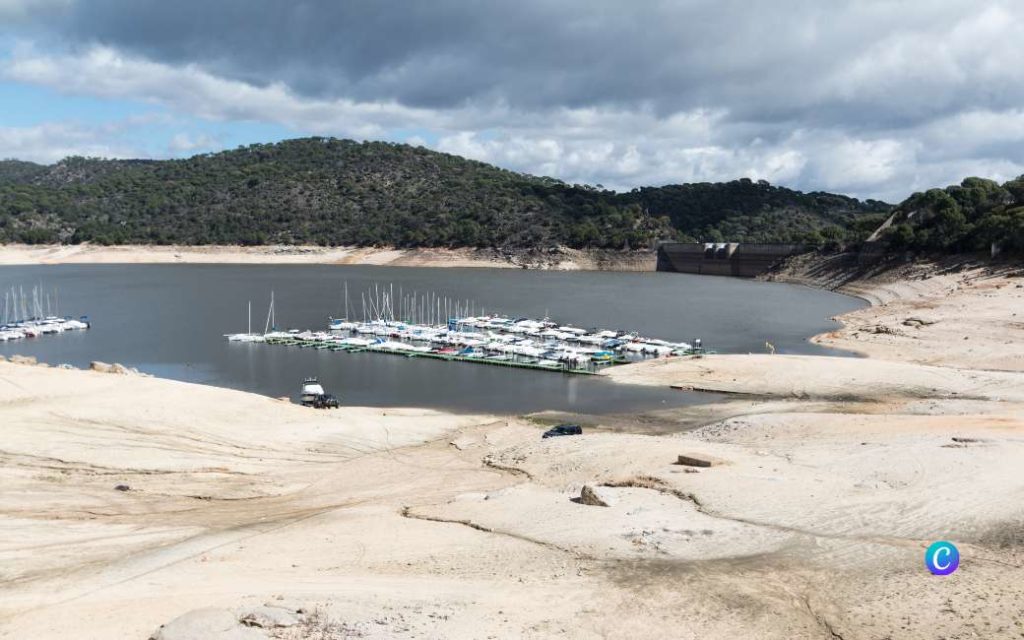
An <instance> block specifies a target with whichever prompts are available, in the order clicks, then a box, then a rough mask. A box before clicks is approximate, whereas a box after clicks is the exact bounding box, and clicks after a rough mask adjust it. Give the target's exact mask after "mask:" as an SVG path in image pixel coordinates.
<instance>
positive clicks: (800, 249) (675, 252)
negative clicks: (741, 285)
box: [657, 242, 809, 278]
mask: <svg viewBox="0 0 1024 640" xmlns="http://www.w3.org/2000/svg"><path fill="white" fill-rule="evenodd" d="M808 250H809V248H808V247H807V246H806V245H802V244H759V243H753V242H742V243H740V242H709V243H704V242H693V243H685V242H663V243H661V244H660V245H658V267H657V268H658V271H675V272H678V273H697V274H702V275H714V276H735V277H740V278H753V277H754V276H758V275H761V274H762V273H765V272H766V271H768V270H769V269H771V268H772V267H773V266H775V265H776V264H778V263H779V262H781V261H782V260H784V259H785V258H788V257H789V256H792V255H796V254H798V253H805V252H806V251H808Z"/></svg>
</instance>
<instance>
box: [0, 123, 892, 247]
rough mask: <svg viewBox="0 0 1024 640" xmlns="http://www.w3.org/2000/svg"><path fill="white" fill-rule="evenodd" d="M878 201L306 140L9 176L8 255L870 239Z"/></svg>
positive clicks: (0, 220)
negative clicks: (547, 174) (18, 248)
mask: <svg viewBox="0 0 1024 640" xmlns="http://www.w3.org/2000/svg"><path fill="white" fill-rule="evenodd" d="M889 209H890V207H889V206H888V205H886V204H885V203H882V202H877V201H867V202H861V201H858V200H856V199H853V198H847V197H845V196H838V195H832V194H827V193H801V192H799V191H793V190H791V189H785V188H782V187H775V186H771V185H769V184H768V183H767V182H763V181H758V182H753V181H750V180H738V181H734V182H728V183H716V184H710V183H700V184H685V185H670V186H665V187H647V188H642V189H635V190H633V191H631V192H628V193H616V192H612V191H605V190H602V189H597V188H593V187H589V186H585V185H569V184H565V183H562V182H559V181H557V180H553V179H551V178H540V177H536V176H530V175H525V174H520V173H515V172H512V171H506V170H503V169H499V168H497V167H494V166H491V165H487V164H484V163H481V162H475V161H472V160H466V159H465V158H460V157H457V156H453V155H448V154H443V153H438V152H435V151H430V150H427V149H424V148H422V147H411V146H408V145H401V144H390V143H383V142H365V143H356V142H352V141H349V140H336V139H331V138H305V139H299V140H289V141H285V142H281V143H277V144H259V145H252V146H249V147H241V148H238V149H235V150H231V151H225V152H221V153H216V154H206V155H199V156H195V157H192V158H188V159H184V160H161V161H152V160H102V159H92V158H81V157H73V158H67V159H65V160H63V161H61V162H59V163H57V164H54V165H50V166H44V165H37V164H33V163H28V162H20V161H4V162H0V242H27V243H57V242H61V243H81V242H93V243H99V244H126V243H140V244H193V245H202V244H243V245H257V244H276V243H284V244H319V245H361V246H384V245H388V246H397V247H428V246H429V247H551V246H557V245H564V246H569V247H575V248H588V247H601V248H613V249H621V248H637V247H644V246H647V245H649V244H650V243H651V242H652V241H654V240H663V239H679V240H702V241H723V240H730V241H757V242H810V243H812V244H822V243H826V242H841V241H844V240H851V239H852V240H857V239H862V238H864V237H867V235H868V234H870V233H871V231H873V230H874V229H875V228H876V227H877V226H878V224H879V223H880V222H881V221H882V220H883V219H884V218H885V217H886V215H888V211H889Z"/></svg>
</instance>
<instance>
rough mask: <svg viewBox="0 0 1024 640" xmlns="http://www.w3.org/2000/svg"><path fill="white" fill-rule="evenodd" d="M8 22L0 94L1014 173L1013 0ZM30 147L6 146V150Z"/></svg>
mask: <svg viewBox="0 0 1024 640" xmlns="http://www.w3.org/2000/svg"><path fill="white" fill-rule="evenodd" d="M5 8H6V9H5ZM5 10H6V11H7V13H6V14H5V13H4V11H5ZM33 17H35V18H36V19H34V20H33V19H32V18H33ZM0 18H4V19H3V20H0V35H5V34H4V31H5V29H4V23H5V22H6V23H7V24H8V25H10V24H13V25H15V26H14V27H13V28H11V27H8V28H7V29H6V31H7V33H6V35H7V36H8V37H13V38H14V39H16V40H17V41H19V42H20V43H21V44H20V45H19V48H16V50H15V51H14V53H13V54H12V56H11V58H10V60H9V62H8V64H7V66H6V68H4V67H3V66H0V77H5V78H7V79H9V80H13V81H16V82H26V83H33V84H37V85H43V86H47V87H52V88H56V89H57V90H59V91H62V92H66V93H73V94H85V95H92V96H99V97H102V98H107V99H115V100H116V99H130V100H143V101H146V102H148V103H154V104H159V105H162V106H164V107H166V108H168V109H170V110H172V111H173V112H174V113H179V114H187V115H189V116H192V117H197V118H202V119H205V120H213V121H222V122H240V121H245V122H265V123H273V124H275V125H279V126H284V127H286V128H288V129H289V130H293V131H296V132H297V133H304V134H309V133H313V134H324V135H343V136H349V137H357V138H362V137H372V138H381V137H384V138H390V139H398V140H411V141H413V142H416V141H420V142H425V140H423V139H420V138H417V137H416V136H417V135H419V134H421V133H422V134H423V135H424V136H425V137H426V138H429V139H430V140H431V142H430V144H431V146H433V147H435V148H438V149H441V150H445V151H449V152H452V153H458V154H461V155H465V156H468V157H473V158H477V159H480V160H484V161H488V162H493V163H496V164H499V165H501V166H505V167H508V168H512V169H516V170H521V171H528V172H531V173H541V174H547V175H553V176H556V177H559V178H562V179H566V180H569V181H579V182H591V183H595V182H600V183H603V184H605V185H609V186H613V187H617V188H629V187H632V186H636V185H640V184H657V183H666V182H680V181H690V180H722V179H732V178H735V177H737V176H750V177H764V178H767V179H769V180H772V181H781V182H783V183H785V184H789V185H792V186H796V187H801V188H810V189H830V190H838V191H844V192H849V193H853V194H856V195H862V196H872V197H882V198H887V199H899V198H901V197H903V196H905V195H906V194H907V193H909V192H910V191H911V190H915V189H920V188H925V187H929V186H934V185H936V184H942V183H947V182H950V181H954V180H959V179H960V178H962V177H963V175H965V174H981V175H988V176H993V177H999V178H1006V177H1012V176H1015V175H1017V174H1019V173H1021V172H1024V109H1022V105H1024V66H1022V65H1020V64H1018V61H1019V60H1021V59H1024V38H1021V37H1020V33H1022V32H1024V5H1022V4H1021V3H1019V2H1016V1H1015V0H829V1H827V2H823V1H821V0H814V1H811V0H771V1H769V0H742V1H741V0H677V1H674V2H669V1H667V0H648V1H641V2H632V3H630V2H623V1H622V0H520V1H517V2H508V1H498V0H495V1H492V2H485V1H482V0H461V1H455V0H430V1H427V0H423V1H414V0H408V1H403V2H398V1H395V0H374V1H370V0H354V1H348V2H341V1H308V0H307V1H295V2H287V1H285V0H277V1H272V0H217V1H213V2H211V1H209V0H206V1H204V2H199V1H197V0H175V1H173V2H170V1H167V0H164V1H160V2H157V1H154V0H134V1H131V2H126V1H123V0H118V1H115V0H89V1H86V0H0ZM55 131H56V130H55ZM410 132H412V133H410ZM44 134H46V131H38V132H37V131H23V130H14V129H12V130H10V131H7V132H6V133H4V132H3V131H0V150H2V148H3V147H4V143H3V137H4V135H6V136H7V138H8V139H9V140H11V142H9V143H7V144H6V147H7V148H10V149H14V150H17V149H22V148H26V145H27V144H28V143H26V142H25V140H33V139H35V138H32V137H31V136H33V135H44ZM413 134H415V135H413ZM410 136H412V137H410ZM55 148H56V147H55Z"/></svg>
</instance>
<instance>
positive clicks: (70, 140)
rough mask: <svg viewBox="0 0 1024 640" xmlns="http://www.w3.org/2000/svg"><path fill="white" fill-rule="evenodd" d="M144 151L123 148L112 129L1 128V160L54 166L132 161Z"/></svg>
mask: <svg viewBox="0 0 1024 640" xmlns="http://www.w3.org/2000/svg"><path fill="white" fill-rule="evenodd" d="M140 155H142V153H141V150H140V149H139V148H137V147H133V146H131V145H129V144H123V143H122V142H121V141H120V140H119V139H118V138H117V137H116V135H115V131H114V130H113V129H112V128H111V127H109V126H108V127H89V126H82V125H76V124H70V123H44V124H40V125H35V126H31V127H0V158H5V159H6V158H17V159H19V160H30V161H33V162H41V163H47V164H49V163H52V162H56V161H58V160H61V159H63V158H66V157H67V156H89V157H104V158H131V157H138V156H140Z"/></svg>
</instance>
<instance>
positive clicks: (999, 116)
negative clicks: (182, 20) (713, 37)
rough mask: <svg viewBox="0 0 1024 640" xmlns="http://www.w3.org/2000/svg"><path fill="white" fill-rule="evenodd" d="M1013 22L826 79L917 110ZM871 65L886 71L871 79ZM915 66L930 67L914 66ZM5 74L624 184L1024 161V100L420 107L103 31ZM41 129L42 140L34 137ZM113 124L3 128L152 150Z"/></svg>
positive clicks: (942, 173) (810, 180)
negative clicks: (762, 116)
mask: <svg viewBox="0 0 1024 640" xmlns="http://www.w3.org/2000/svg"><path fill="white" fill-rule="evenodd" d="M0 1H2V0H0ZM997 9H998V7H997ZM1007 24H1011V25H1012V24H1016V23H1014V22H1013V16H1012V15H1010V14H1005V13H1000V12H999V11H997V10H992V11H983V12H980V13H979V14H978V15H977V16H975V17H974V18H973V19H971V20H968V21H966V22H964V23H963V24H962V25H961V27H959V29H960V30H959V31H958V32H957V35H956V37H954V38H953V39H952V40H951V41H950V42H946V43H941V46H938V45H937V46H938V49H937V50H936V52H935V54H934V57H935V64H936V67H937V70H935V71H934V72H932V71H928V72H927V73H926V72H924V71H921V68H922V67H920V65H918V66H917V67H915V66H914V65H915V61H919V60H920V58H921V57H922V56H924V55H925V53H926V52H927V51H929V50H930V49H929V45H928V43H927V42H925V41H923V40H922V41H920V42H919V41H918V40H917V38H918V36H917V35H915V34H909V35H906V34H905V36H904V37H902V38H898V37H896V36H892V37H891V38H892V39H891V40H885V41H882V44H879V45H878V46H877V47H868V48H867V49H866V50H865V52H864V53H863V55H862V56H860V57H859V58H856V59H855V60H853V61H852V62H850V63H849V64H846V65H845V66H843V67H842V68H841V71H840V72H839V73H837V75H836V76H835V82H836V83H837V84H835V85H834V86H825V87H824V88H822V86H819V87H818V89H817V90H819V91H825V92H833V93H836V95H841V97H842V99H844V100H850V101H853V100H855V99H856V100H866V99H868V98H870V94H871V92H872V91H873V90H877V91H878V95H877V96H876V98H877V100H876V102H877V103H878V104H881V102H884V101H899V100H905V101H906V102H908V103H913V104H911V106H910V107H908V109H910V110H911V111H914V110H920V109H921V108H923V107H921V106H920V105H921V104H923V103H924V102H927V99H930V98H927V97H921V96H922V95H924V96H929V95H936V94H931V93H928V92H927V91H926V90H934V91H940V90H941V89H942V87H943V86H946V85H949V84H951V85H955V84H956V83H957V82H961V81H962V79H963V76H964V75H965V74H968V73H969V72H970V71H971V69H970V68H969V67H970V66H971V65H973V66H974V67H976V68H977V69H978V73H979V74H981V75H983V76H984V77H985V78H987V80H986V82H993V83H997V84H998V83H1006V82H1009V81H1010V79H1011V78H1014V77H1016V75H1017V74H1019V73H1021V72H1020V71H1019V70H1018V69H1017V67H1016V66H1014V65H1009V64H1007V65H1002V66H1000V65H992V64H989V62H988V61H987V60H986V59H985V57H984V55H983V52H982V50H981V49H982V48H979V47H980V45H975V44H973V43H972V38H982V37H988V38H989V39H995V41H996V43H997V44H994V45H993V46H994V48H995V49H996V50H1000V51H1003V50H1004V49H1005V50H1006V51H1015V50H1016V49H1015V48H1016V47H1017V46H1018V45H1017V44H1016V43H1009V44H1006V43H1005V42H1004V41H1005V40H1006V38H1005V37H1004V34H1005V29H1006V28H1007V27H1006V25H1007ZM805 37H806V38H814V37H816V36H815V35H814V34H813V33H808V34H806V35H805ZM886 43H888V48H887V47H886V46H884V45H885V44H886ZM901 43H902V44H901ZM1007 47H1008V48H1009V49H1007ZM1021 55H1024V52H1022V53H1021ZM872 66H874V67H875V68H876V69H877V70H878V71H879V73H878V76H879V77H880V78H881V80H878V79H876V80H874V81H873V80H872V75H871V73H870V70H871V68H872ZM916 73H920V74H923V75H922V77H921V78H918V79H917V80H915V74H916ZM0 77H3V78H5V79H8V80H13V81H17V82H23V83H32V84H38V85H43V86H47V87H50V88H53V89H55V90H57V91H60V92H65V93H69V94H79V95H88V96H95V97H101V98H109V99H129V100H143V101H146V102H149V103H153V104H156V105H160V106H163V107H166V108H168V109H170V110H171V111H172V112H174V113H177V114H181V115H185V116H189V117H195V118H201V119H205V120H212V121H221V122H234V121H255V122H265V123H274V124H278V125H283V126H285V127H288V128H291V129H292V130H293V131H295V132H296V135H307V134H316V135H336V136H343V137H353V138H357V139H364V138H365V139H375V138H385V139H399V140H408V141H409V142H410V143H412V144H422V145H427V143H426V138H425V137H424V136H422V135H416V134H413V135H410V134H409V133H407V132H408V131H410V130H413V131H416V130H420V131H424V132H430V134H431V138H434V139H436V140H437V142H436V143H435V144H433V145H432V146H434V147H435V148H437V149H438V150H441V151H446V152H450V153H455V154H458V155H463V156H466V157H470V158H474V159H478V160H482V161H486V162H491V163H494V164H497V165H499V166H502V167H506V168H509V169H513V170H517V171H523V172H529V173H534V174H541V175H550V176H553V177H557V178H560V179H563V180H565V181H567V182H586V183H591V184H595V183H600V184H603V185H605V186H606V187H609V188H617V189H629V188H632V187H635V186H641V185H658V184H668V183H679V182H689V181H719V180H731V179H735V178H738V177H750V178H755V179H757V178H764V179H767V180H769V181H771V182H774V183H781V184H785V185H788V186H794V187H797V188H804V189H828V190H833V191H838V192H842V193H849V194H851V195H857V196H860V197H878V198H883V199H887V200H890V201H896V200H900V199H902V198H903V197H905V196H906V195H907V194H909V193H910V192H911V191H914V190H920V189H923V188H928V187H931V186H938V185H944V184H947V183H950V182H958V181H959V180H960V179H961V178H962V177H964V175H968V174H981V175H987V176H990V177H996V178H1000V179H1006V178H1010V177H1014V176H1016V175H1019V174H1021V173H1024V145H1022V144H1020V143H1021V142H1024V111H1022V110H1021V109H1020V108H1019V107H1013V108H970V109H962V110H959V111H957V110H954V111H953V112H952V113H937V114H933V115H931V116H929V117H926V118H919V119H917V120H913V121H908V122H905V123H904V122H901V121H900V117H899V116H898V114H897V117H895V120H896V122H894V123H893V122H887V121H886V120H885V119H884V118H883V119H880V120H873V119H870V118H869V117H868V116H865V120H864V121H863V122H856V123H851V125H850V126H843V125H840V124H836V123H830V122H829V121H827V120H821V121H819V122H815V121H814V119H813V118H812V119H811V120H810V121H809V122H807V123H802V122H801V121H799V120H797V121H793V122H788V121H782V122H779V123H771V122H767V121H764V120H758V119H744V118H740V117H737V115H736V114H735V113H733V112H732V111H731V110H730V109H728V108H725V107H716V108H711V107H700V108H693V109H685V110H677V111H672V112H660V111H658V110H656V109H655V108H654V107H652V106H649V105H641V106H639V107H630V106H594V105H585V106H580V107H567V106H560V107H537V108H533V109H523V108H514V107H513V106H510V105H509V104H508V103H507V102H505V101H504V100H501V99H494V100H492V101H489V102H480V101H476V102H472V101H471V102H466V103H462V104H459V105H458V106H454V107H448V108H440V107H439V108H426V107H410V106H405V105H402V104H399V103H398V102H396V101H394V100H377V101H366V100H364V101H359V100H354V99H348V98H315V97H308V96H304V95H301V94H299V93H296V92H295V91H293V90H292V89H291V88H289V87H288V86H287V85H285V84H284V83H282V82H274V83H270V84H267V85H263V86H257V85H254V84H251V83H247V82H243V81H241V80H236V79H228V78H224V77H220V76H218V75H215V74H213V73H211V72H209V71H207V70H205V69H203V68H200V67H199V66H196V65H183V66H175V65H172V64H166V63H160V62H154V61H152V60H148V59H145V58H141V57H138V56H130V55H126V54H123V53H121V52H119V51H117V50H115V49H112V48H110V47H102V46H93V47H90V48H88V49H86V50H84V51H82V52H79V53H78V54H77V55H53V54H42V53H39V52H38V51H37V50H36V49H35V48H34V47H32V46H31V45H24V44H23V45H21V46H19V47H18V48H16V49H15V51H14V53H13V55H12V56H11V58H10V59H9V60H8V61H7V63H6V64H5V65H4V66H3V67H2V68H0ZM1022 80H1024V79H1022ZM915 82H917V84H914V83H915ZM879 83H881V84H879ZM886 83H892V84H894V85H895V84H901V83H902V84H903V85H904V86H909V87H912V89H913V91H909V92H904V93H910V94H912V95H907V96H905V95H904V93H900V92H898V91H896V89H894V88H892V87H889V86H888V85H887V84H886ZM873 87H874V88H873ZM929 87H930V88H931V89H929ZM1007 90H1008V91H1016V90H1017V89H1016V88H1013V87H1010V88H1008V89H1007ZM844 92H845V93H844ZM915 92H921V95H918V94H917V93H915ZM915 105H916V106H915ZM876 106H877V104H876ZM748 111H749V109H748ZM896 111H899V109H897V110H896ZM33 136H35V140H36V141H37V142H31V141H30V140H31V139H32V138H33ZM118 139H119V138H117V136H112V135H111V133H110V131H104V130H102V128H99V129H96V130H89V129H88V128H85V127H83V126H81V125H57V124H53V125H41V126H39V127H31V128H24V129H10V128H9V129H3V130H0V155H8V156H18V157H24V158H31V159H37V160H43V161H52V160H54V159H57V158H59V157H60V156H61V155H62V154H65V153H84V154H87V155H110V156H125V155H130V154H132V153H133V152H139V153H140V154H141V153H142V151H141V150H140V149H138V148H136V147H137V145H131V144H127V145H125V144H119V143H118V142H117V140H118ZM121 139H124V138H121ZM110 140H114V142H111V141H110ZM217 146H218V140H216V139H213V138H209V137H204V136H201V135H200V136H195V135H190V134H186V133H180V134H178V135H176V136H175V137H174V138H173V139H172V140H171V141H170V143H169V145H168V148H167V154H168V155H181V154H185V153H190V152H194V151H200V150H210V149H213V148H216V147H217Z"/></svg>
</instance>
